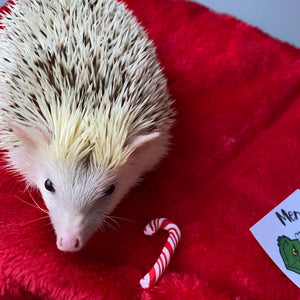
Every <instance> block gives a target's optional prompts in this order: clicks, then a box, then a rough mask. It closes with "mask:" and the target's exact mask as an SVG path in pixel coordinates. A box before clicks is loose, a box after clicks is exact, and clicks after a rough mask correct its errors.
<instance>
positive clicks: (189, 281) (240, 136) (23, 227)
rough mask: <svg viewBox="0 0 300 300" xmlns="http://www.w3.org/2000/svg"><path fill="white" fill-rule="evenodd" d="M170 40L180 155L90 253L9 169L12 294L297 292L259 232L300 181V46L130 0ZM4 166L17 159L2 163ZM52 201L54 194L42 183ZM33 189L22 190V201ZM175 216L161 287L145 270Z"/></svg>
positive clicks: (6, 257) (133, 198) (4, 205)
mask: <svg viewBox="0 0 300 300" xmlns="http://www.w3.org/2000/svg"><path fill="white" fill-rule="evenodd" d="M126 3H127V4H128V7H129V8H130V9H132V10H133V12H134V14H135V15H136V16H137V18H138V20H139V21H140V22H141V23H142V24H143V26H144V27H145V28H146V29H147V31H148V33H149V37H150V38H151V39H153V40H154V42H155V44H156V46H157V53H158V57H159V59H160V61H161V64H162V66H163V67H164V70H165V74H166V76H167V77H168V80H169V89H170V92H171V94H172V97H173V98H174V99H175V100H176V101H175V103H174V106H175V108H176V110H177V112H178V114H177V122H176V125H175V127H174V129H173V136H174V138H173V145H172V148H171V151H170V155H169V156H168V157H167V158H166V159H165V160H164V161H163V162H162V163H161V164H160V165H159V166H158V167H157V168H156V170H155V171H153V172H151V173H149V174H148V176H147V177H146V180H145V182H144V183H143V184H142V185H141V186H139V187H137V188H135V189H133V190H132V191H131V193H130V194H129V195H128V196H127V197H126V199H124V200H123V202H122V203H121V204H120V205H119V207H118V208H117V210H116V211H114V212H113V215H114V216H118V217H121V218H127V219H131V220H132V221H125V220H118V222H119V224H120V228H119V231H118V232H116V231H113V230H111V229H110V228H109V227H107V230H106V231H105V232H103V233H102V232H98V233H97V234H96V235H95V236H94V237H93V238H92V239H91V240H90V241H89V243H88V244H87V246H86V247H85V248H84V249H83V250H82V251H81V252H80V253H75V254H71V253H70V254H68V253H63V252H60V251H59V250H58V249H57V248H56V245H55V236H54V232H53V230H52V227H51V225H50V224H49V219H39V218H41V217H43V216H44V214H43V212H41V211H40V210H38V209H36V208H34V207H32V206H30V205H27V204H25V203H24V202H22V201H25V202H28V203H29V204H32V205H34V203H33V201H32V199H31V197H30V195H29V193H28V192H26V191H24V185H23V183H21V182H19V181H18V178H16V177H14V176H12V175H11V174H10V173H9V172H8V171H6V170H5V169H3V170H2V171H1V175H0V176H1V177H0V199H1V201H0V211H1V214H0V287H1V289H0V293H1V297H2V298H3V299H40V298H42V299H131V300H133V299H144V300H151V299H297V298H299V290H298V288H297V287H296V286H295V285H294V284H293V283H292V282H291V281H289V279H288V278H287V277H286V276H285V275H284V274H283V273H282V272H281V271H280V270H279V269H278V267H277V266H276V265H275V264H274V263H273V262H272V261H271V259H270V258H269V257H268V255H267V254H266V253H265V252H264V251H263V250H262V248H261V247H260V246H259V244H258V243H257V242H256V240H255V239H254V237H253V236H252V234H251V233H250V231H249V228H250V227H251V226H252V225H254V224H255V223H256V222H257V221H258V220H259V219H260V218H262V217H263V216H264V215H265V214H266V213H268V212H269V211H270V210H271V209H272V208H274V207H275V206H276V205H277V204H279V203H280V202H281V201H282V200H283V199H284V198H286V197H287V196H288V195H289V194H291V193H292V192H293V191H294V190H295V189H297V188H299V183H300V50H299V49H296V48H294V47H292V46H290V45H288V44H285V43H282V42H280V41H277V40H274V39H273V38H271V37H269V36H267V35H266V34H264V33H262V32H261V31H259V30H258V29H256V28H252V27H250V26H248V25H246V24H244V23H243V22H241V21H238V20H236V19H235V18H232V17H230V16H227V15H222V14H216V13H215V12H213V11H211V10H209V9H207V8H205V7H203V6H201V5H198V4H196V3H192V2H186V1H183V0H126ZM1 164H2V165H4V163H3V162H2V163H1ZM33 196H34V197H35V198H36V199H37V202H38V203H39V205H42V199H40V198H39V196H38V194H37V193H33ZM20 199H22V201H21V200H20ZM156 217H167V218H170V219H172V220H173V221H174V222H175V223H177V224H178V226H179V227H180V228H181V230H182V241H181V243H180V244H179V247H178V249H177V251H176V252H175V255H174V257H173V259H172V260H171V263H170V265H169V268H168V270H167V271H166V273H165V274H164V275H163V277H162V279H161V280H160V281H159V282H158V283H157V285H156V286H155V287H154V288H152V289H151V290H146V291H144V290H142V289H141V287H140V286H139V279H140V278H141V277H142V276H144V275H145V273H146V272H147V271H148V270H149V268H150V267H151V266H152V265H153V263H154V261H155V260H156V259H157V257H158V255H159V253H160V251H161V249H162V247H163V244H164V242H165V241H166V238H167V233H165V232H159V233H157V234H156V235H155V236H153V237H146V236H144V234H143V227H144V226H145V225H146V223H147V222H148V221H150V220H151V219H152V218H156Z"/></svg>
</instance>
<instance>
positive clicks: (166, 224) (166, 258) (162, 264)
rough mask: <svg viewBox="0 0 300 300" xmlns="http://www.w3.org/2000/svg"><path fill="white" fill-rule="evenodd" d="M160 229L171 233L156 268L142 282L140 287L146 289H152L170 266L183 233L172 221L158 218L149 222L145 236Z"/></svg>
mask: <svg viewBox="0 0 300 300" xmlns="http://www.w3.org/2000/svg"><path fill="white" fill-rule="evenodd" d="M159 229H164V230H167V231H168V232H169V237H168V239H167V241H166V243H165V245H164V247H163V249H162V252H161V254H160V256H159V258H158V259H157V261H156V263H155V264H154V266H153V267H152V268H151V270H150V271H149V272H148V273H147V274H146V275H145V276H144V277H143V278H142V279H141V280H140V285H141V286H142V288H144V289H150V288H151V287H152V286H153V285H154V284H155V283H156V282H157V280H158V279H159V278H160V277H161V275H162V274H163V272H164V271H165V269H166V268H167V266H168V265H169V262H170V259H171V257H172V256H173V254H174V251H175V249H176V247H177V245H178V243H179V240H180V238H181V232H180V229H179V228H178V226H177V225H176V224H174V223H173V222H172V221H170V220H168V219H165V218H157V219H154V220H152V221H151V222H149V223H148V224H147V225H146V227H145V229H144V234H146V235H153V234H155V233H156V232H157V231H158V230H159Z"/></svg>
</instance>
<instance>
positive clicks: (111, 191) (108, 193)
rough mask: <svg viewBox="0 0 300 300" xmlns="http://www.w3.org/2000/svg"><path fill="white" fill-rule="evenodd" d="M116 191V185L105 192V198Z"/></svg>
mask: <svg viewBox="0 0 300 300" xmlns="http://www.w3.org/2000/svg"><path fill="white" fill-rule="evenodd" d="M114 190H115V185H114V184H112V185H111V186H110V187H109V188H107V189H106V190H105V191H104V194H105V196H108V195H110V194H112V193H113V192H114Z"/></svg>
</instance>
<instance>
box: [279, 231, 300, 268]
mask: <svg viewBox="0 0 300 300" xmlns="http://www.w3.org/2000/svg"><path fill="white" fill-rule="evenodd" d="M277 241H278V247H279V251H280V255H281V257H282V259H283V261H284V264H285V266H286V268H287V269H288V270H291V271H294V272H296V273H298V274H300V242H299V241H298V240H297V239H295V240H291V239H289V238H288V237H286V236H280V237H278V239H277Z"/></svg>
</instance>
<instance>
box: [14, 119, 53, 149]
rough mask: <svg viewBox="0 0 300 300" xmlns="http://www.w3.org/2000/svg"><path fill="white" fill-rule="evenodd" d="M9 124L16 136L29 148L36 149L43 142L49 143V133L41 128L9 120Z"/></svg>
mask: <svg viewBox="0 0 300 300" xmlns="http://www.w3.org/2000/svg"><path fill="white" fill-rule="evenodd" d="M9 126H10V128H11V129H12V131H13V133H14V134H15V135H16V137H17V138H18V139H20V140H21V141H22V143H23V144H24V145H25V146H26V147H28V148H30V149H37V148H39V147H40V146H41V145H42V144H45V143H47V144H48V145H49V144H50V136H49V134H46V133H45V132H44V131H43V130H41V129H38V128H33V127H27V126H23V125H20V124H16V123H13V122H10V123H9Z"/></svg>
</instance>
